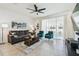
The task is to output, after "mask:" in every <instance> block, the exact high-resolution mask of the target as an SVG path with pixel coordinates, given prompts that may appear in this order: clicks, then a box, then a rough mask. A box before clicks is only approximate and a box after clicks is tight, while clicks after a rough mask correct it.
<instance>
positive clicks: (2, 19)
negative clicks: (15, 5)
mask: <svg viewBox="0 0 79 59" xmlns="http://www.w3.org/2000/svg"><path fill="white" fill-rule="evenodd" d="M12 21H15V22H16V21H18V22H26V23H27V28H26V29H29V28H30V27H29V26H30V25H34V21H33V19H32V18H31V17H30V18H29V17H27V16H24V15H21V14H17V13H16V12H13V11H10V10H6V9H1V8H0V40H1V36H2V35H1V33H2V31H1V24H3V23H6V24H8V25H9V27H8V28H5V29H4V41H7V34H8V31H9V30H10V29H11V22H12Z"/></svg>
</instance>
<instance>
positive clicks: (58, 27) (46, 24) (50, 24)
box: [41, 16, 64, 39]
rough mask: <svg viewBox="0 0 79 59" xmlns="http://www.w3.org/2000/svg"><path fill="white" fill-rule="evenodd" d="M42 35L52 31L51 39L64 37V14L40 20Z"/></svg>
mask: <svg viewBox="0 0 79 59" xmlns="http://www.w3.org/2000/svg"><path fill="white" fill-rule="evenodd" d="M41 29H42V30H43V31H44V35H45V34H46V33H48V31H53V39H64V16H62V17H56V18H52V19H45V20H42V28H41Z"/></svg>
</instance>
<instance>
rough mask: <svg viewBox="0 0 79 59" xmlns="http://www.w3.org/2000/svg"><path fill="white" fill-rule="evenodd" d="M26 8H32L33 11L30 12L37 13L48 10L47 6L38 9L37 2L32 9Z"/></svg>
mask: <svg viewBox="0 0 79 59" xmlns="http://www.w3.org/2000/svg"><path fill="white" fill-rule="evenodd" d="M26 9H28V10H31V11H32V12H30V13H34V12H36V14H37V15H38V13H44V12H42V11H43V10H46V8H41V9H38V7H37V5H36V4H34V9H30V8H26Z"/></svg>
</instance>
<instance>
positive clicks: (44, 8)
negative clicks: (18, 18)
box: [38, 8, 46, 11]
mask: <svg viewBox="0 0 79 59" xmlns="http://www.w3.org/2000/svg"><path fill="white" fill-rule="evenodd" d="M42 10H46V8H42V9H39V10H38V11H42Z"/></svg>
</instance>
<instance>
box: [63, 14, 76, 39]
mask: <svg viewBox="0 0 79 59" xmlns="http://www.w3.org/2000/svg"><path fill="white" fill-rule="evenodd" d="M64 35H65V39H67V38H75V36H74V29H73V24H72V20H71V15H66V17H65V21H64Z"/></svg>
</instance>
